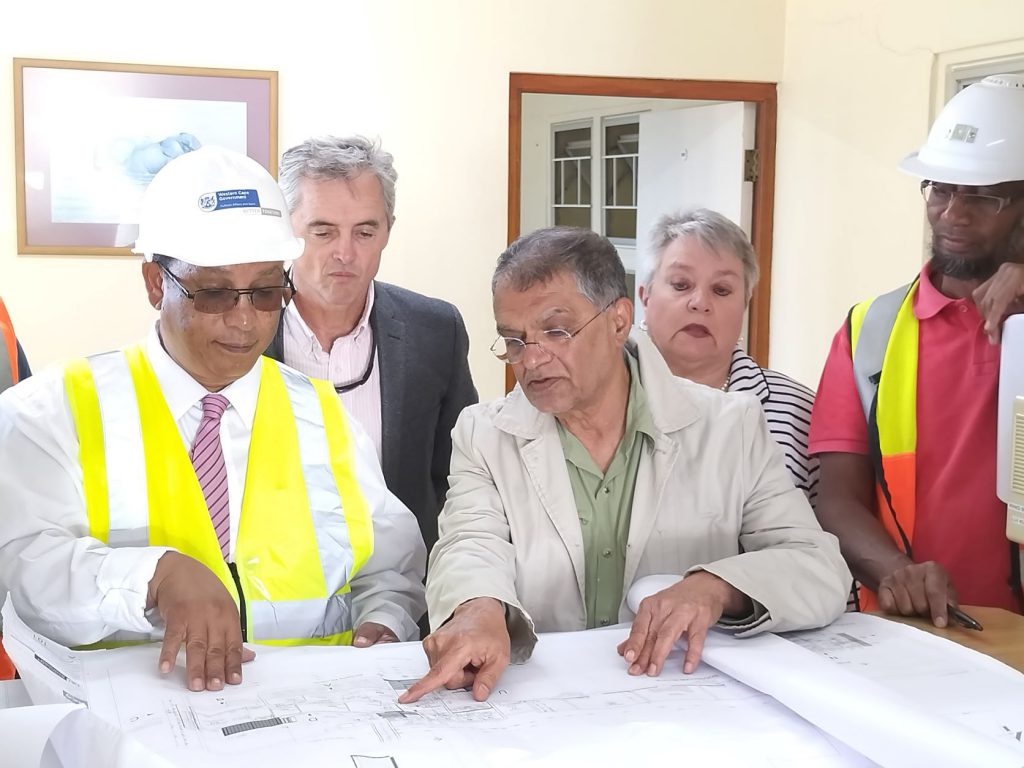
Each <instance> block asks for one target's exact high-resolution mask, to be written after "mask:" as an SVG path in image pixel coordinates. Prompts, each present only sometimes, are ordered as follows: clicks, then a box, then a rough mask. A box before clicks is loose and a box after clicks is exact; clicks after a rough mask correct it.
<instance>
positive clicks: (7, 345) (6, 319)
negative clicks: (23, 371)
mask: <svg viewBox="0 0 1024 768" xmlns="http://www.w3.org/2000/svg"><path fill="white" fill-rule="evenodd" d="M0 336H2V337H3V343H4V348H3V349H0V392H3V391H4V390H5V389H7V388H8V387H10V386H12V385H14V384H17V383H18V341H17V339H16V338H15V336H14V323H12V322H11V316H10V315H9V314H7V306H6V305H5V304H4V300H3V299H0Z"/></svg>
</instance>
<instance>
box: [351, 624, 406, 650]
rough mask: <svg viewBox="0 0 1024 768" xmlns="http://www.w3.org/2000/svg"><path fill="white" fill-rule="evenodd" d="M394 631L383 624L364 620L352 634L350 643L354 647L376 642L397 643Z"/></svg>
mask: <svg viewBox="0 0 1024 768" xmlns="http://www.w3.org/2000/svg"><path fill="white" fill-rule="evenodd" d="M397 642H398V638H397V637H395V633H394V632H392V631H391V630H390V629H388V628H387V627H385V626H384V625H383V624H377V623H375V622H372V621H364V622H363V623H362V624H360V625H359V626H358V627H356V631H355V632H354V633H353V635H352V645H354V646H355V647H356V648H369V647H370V646H371V645H377V643H397Z"/></svg>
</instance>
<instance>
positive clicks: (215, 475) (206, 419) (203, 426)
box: [192, 395, 231, 560]
mask: <svg viewBox="0 0 1024 768" xmlns="http://www.w3.org/2000/svg"><path fill="white" fill-rule="evenodd" d="M228 405H229V403H228V399H227V398H226V397H224V396H223V395H207V396H206V397H204V398H203V420H202V421H201V422H199V431H198V432H196V439H195V442H193V443H192V466H193V467H194V468H195V470H196V477H197V478H198V479H199V487H200V488H201V489H202V490H203V498H204V499H206V508H207V509H208V510H209V511H210V522H212V523H213V530H214V532H215V533H216V534H217V542H218V543H219V544H220V551H221V554H223V555H224V559H225V560H226V559H227V557H228V552H229V547H230V541H231V514H230V512H229V511H228V473H227V469H226V468H225V466H224V450H223V449H222V448H221V444H220V419H221V417H222V416H223V415H224V411H226V410H227V407H228Z"/></svg>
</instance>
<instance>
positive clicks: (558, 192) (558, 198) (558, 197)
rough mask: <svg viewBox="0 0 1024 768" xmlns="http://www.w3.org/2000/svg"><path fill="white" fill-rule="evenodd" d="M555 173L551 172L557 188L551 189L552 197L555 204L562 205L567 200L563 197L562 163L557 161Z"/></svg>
mask: <svg viewBox="0 0 1024 768" xmlns="http://www.w3.org/2000/svg"><path fill="white" fill-rule="evenodd" d="M554 165H555V168H554V173H553V174H551V175H552V176H553V178H554V186H555V188H554V189H553V190H552V191H551V199H552V200H554V202H555V205H561V204H562V203H564V202H565V200H563V199H562V163H560V162H558V161H557V160H556V161H555V164H554Z"/></svg>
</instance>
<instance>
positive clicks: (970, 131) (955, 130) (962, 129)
mask: <svg viewBox="0 0 1024 768" xmlns="http://www.w3.org/2000/svg"><path fill="white" fill-rule="evenodd" d="M977 136H978V129H977V128H975V127H974V126H973V125H965V124H964V123H957V124H956V125H954V126H953V127H952V128H950V129H949V132H948V133H947V134H946V138H947V139H949V141H962V142H963V143H964V144H973V143H974V140H975V138H977Z"/></svg>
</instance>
